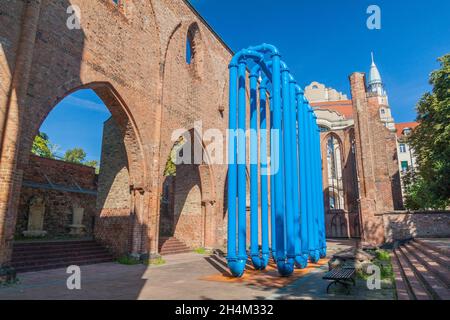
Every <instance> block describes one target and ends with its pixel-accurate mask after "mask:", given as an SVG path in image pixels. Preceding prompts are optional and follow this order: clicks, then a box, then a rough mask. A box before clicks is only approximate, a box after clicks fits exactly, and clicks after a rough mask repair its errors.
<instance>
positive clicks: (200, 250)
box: [194, 248, 209, 254]
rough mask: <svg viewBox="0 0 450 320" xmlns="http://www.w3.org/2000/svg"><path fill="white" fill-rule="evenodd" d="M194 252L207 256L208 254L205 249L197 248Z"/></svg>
mask: <svg viewBox="0 0 450 320" xmlns="http://www.w3.org/2000/svg"><path fill="white" fill-rule="evenodd" d="M194 252H195V253H198V254H208V253H209V251H208V250H207V249H205V248H197V249H195V250H194Z"/></svg>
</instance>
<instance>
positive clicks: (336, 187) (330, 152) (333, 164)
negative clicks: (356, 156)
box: [327, 135, 344, 209]
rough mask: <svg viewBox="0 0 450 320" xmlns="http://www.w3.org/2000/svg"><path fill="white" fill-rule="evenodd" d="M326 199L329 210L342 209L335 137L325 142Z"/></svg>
mask: <svg viewBox="0 0 450 320" xmlns="http://www.w3.org/2000/svg"><path fill="white" fill-rule="evenodd" d="M327 168H328V192H329V193H328V197H329V201H330V209H342V208H344V193H343V191H344V186H343V183H342V160H341V147H340V142H339V140H338V139H337V137H335V136H333V135H331V136H329V137H328V141H327Z"/></svg>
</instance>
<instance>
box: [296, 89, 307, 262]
mask: <svg viewBox="0 0 450 320" xmlns="http://www.w3.org/2000/svg"><path fill="white" fill-rule="evenodd" d="M304 101H305V100H304V94H303V90H302V89H301V88H298V91H297V122H298V132H299V139H298V149H299V184H300V231H301V254H302V258H303V260H304V261H305V267H306V265H307V263H308V257H309V233H308V197H307V175H308V171H307V139H306V136H307V124H306V121H307V120H306V112H305V109H306V107H305V102H304Z"/></svg>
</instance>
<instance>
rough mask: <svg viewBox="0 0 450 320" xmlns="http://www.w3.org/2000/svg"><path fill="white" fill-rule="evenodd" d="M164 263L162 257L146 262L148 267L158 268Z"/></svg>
mask: <svg viewBox="0 0 450 320" xmlns="http://www.w3.org/2000/svg"><path fill="white" fill-rule="evenodd" d="M165 263H166V260H164V259H163V258H162V257H158V258H154V259H149V260H148V261H147V264H148V265H151V266H160V265H163V264H165Z"/></svg>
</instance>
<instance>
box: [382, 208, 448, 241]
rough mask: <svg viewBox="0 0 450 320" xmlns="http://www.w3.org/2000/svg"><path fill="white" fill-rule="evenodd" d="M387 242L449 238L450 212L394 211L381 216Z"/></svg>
mask: <svg viewBox="0 0 450 320" xmlns="http://www.w3.org/2000/svg"><path fill="white" fill-rule="evenodd" d="M382 217H383V221H384V228H385V237H386V241H387V242H392V241H395V240H406V239H410V238H414V237H417V238H420V237H423V238H439V237H441V238H448V237H450V211H415V212H414V211H413V212H408V211H395V212H387V213H384V214H383V215H382Z"/></svg>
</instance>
